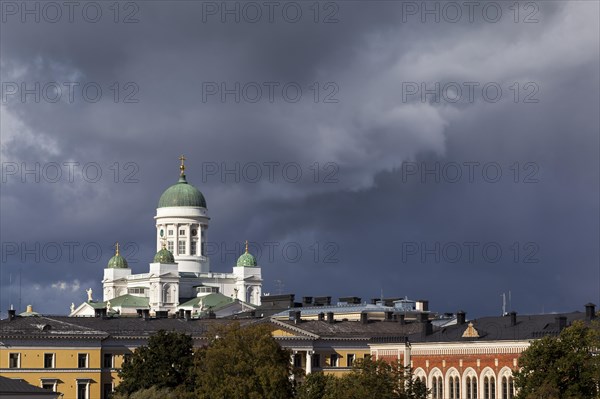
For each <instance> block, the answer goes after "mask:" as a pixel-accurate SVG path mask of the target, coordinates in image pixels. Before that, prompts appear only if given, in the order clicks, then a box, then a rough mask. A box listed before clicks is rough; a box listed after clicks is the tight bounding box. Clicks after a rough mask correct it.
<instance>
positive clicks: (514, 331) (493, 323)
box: [272, 312, 585, 342]
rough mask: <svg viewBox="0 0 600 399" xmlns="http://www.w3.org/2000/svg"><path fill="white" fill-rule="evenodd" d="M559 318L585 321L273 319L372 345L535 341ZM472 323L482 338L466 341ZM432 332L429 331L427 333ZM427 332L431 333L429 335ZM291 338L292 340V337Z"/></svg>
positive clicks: (555, 330)
mask: <svg viewBox="0 0 600 399" xmlns="http://www.w3.org/2000/svg"><path fill="white" fill-rule="evenodd" d="M558 317H564V318H565V321H566V323H565V327H566V326H569V325H571V324H572V323H573V321H575V320H585V314H584V313H581V312H573V313H562V314H544V315H525V316H518V315H517V316H516V324H515V325H511V317H510V315H507V316H499V317H484V318H480V319H476V320H471V321H469V322H467V323H465V324H461V325H458V324H456V325H451V326H447V327H437V326H434V325H431V324H429V326H427V324H428V323H426V322H424V323H421V322H407V323H405V324H402V323H400V322H398V321H374V320H369V322H368V323H366V324H365V323H362V322H360V321H335V322H333V323H329V322H327V321H318V320H301V321H299V322H298V323H295V322H294V321H293V320H272V322H273V323H274V324H275V325H280V326H282V327H284V328H286V327H287V328H289V329H290V330H292V331H295V332H297V333H298V336H299V337H300V336H302V332H305V333H307V334H306V335H307V336H318V337H319V338H321V339H360V340H369V341H370V342H403V341H404V340H405V339H408V340H409V341H410V342H465V341H502V340H507V341H508V340H532V339H537V338H542V337H543V336H545V335H558V334H559V333H560V327H559V324H558V320H557V318H558ZM469 323H472V324H473V328H475V330H477V333H478V335H479V337H471V338H463V333H464V332H465V330H466V329H467V328H468V327H469ZM427 330H429V331H427ZM427 332H428V333H427ZM290 338H292V337H290Z"/></svg>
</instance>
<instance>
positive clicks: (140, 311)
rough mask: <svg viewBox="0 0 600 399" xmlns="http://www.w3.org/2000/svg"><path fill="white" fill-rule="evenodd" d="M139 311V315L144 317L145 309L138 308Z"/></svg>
mask: <svg viewBox="0 0 600 399" xmlns="http://www.w3.org/2000/svg"><path fill="white" fill-rule="evenodd" d="M135 311H136V312H137V316H138V317H139V318H140V319H141V318H142V317H144V309H136V310H135Z"/></svg>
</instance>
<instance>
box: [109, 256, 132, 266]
mask: <svg viewBox="0 0 600 399" xmlns="http://www.w3.org/2000/svg"><path fill="white" fill-rule="evenodd" d="M128 267H129V265H127V261H126V260H125V258H124V257H122V256H121V255H119V254H118V253H117V254H116V255H115V256H113V257H112V258H110V260H109V261H108V266H107V268H109V269H127V268H128Z"/></svg>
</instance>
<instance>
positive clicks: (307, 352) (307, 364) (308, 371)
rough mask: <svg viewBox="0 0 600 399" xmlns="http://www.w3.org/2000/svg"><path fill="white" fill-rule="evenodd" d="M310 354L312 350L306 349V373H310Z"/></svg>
mask: <svg viewBox="0 0 600 399" xmlns="http://www.w3.org/2000/svg"><path fill="white" fill-rule="evenodd" d="M312 355H313V351H306V375H309V374H310V373H312Z"/></svg>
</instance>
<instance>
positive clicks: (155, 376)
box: [116, 331, 193, 397]
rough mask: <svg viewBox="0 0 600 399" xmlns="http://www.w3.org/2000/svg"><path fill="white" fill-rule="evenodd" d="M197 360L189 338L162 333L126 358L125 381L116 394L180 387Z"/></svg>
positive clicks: (124, 365) (120, 373) (122, 372)
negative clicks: (193, 361)
mask: <svg viewBox="0 0 600 399" xmlns="http://www.w3.org/2000/svg"><path fill="white" fill-rule="evenodd" d="M192 360H193V344H192V338H191V336H189V335H186V334H184V333H178V332H166V331H159V332H158V333H156V334H155V335H152V336H151V337H150V339H149V340H148V345H147V346H141V347H139V348H137V349H136V350H135V352H134V353H133V354H132V355H131V356H129V357H126V358H125V362H124V363H123V367H122V368H121V371H119V377H121V379H122V381H121V383H120V384H119V385H118V386H117V388H116V392H117V393H120V394H124V395H126V397H127V396H128V395H131V394H132V393H134V392H136V391H140V390H143V389H149V388H152V387H154V388H155V389H157V390H161V389H163V388H176V387H178V386H180V385H182V384H184V382H185V381H186V378H187V376H188V375H189V372H190V368H191V366H192Z"/></svg>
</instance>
